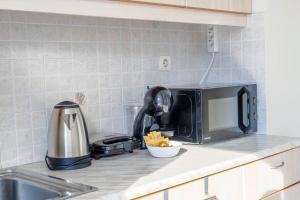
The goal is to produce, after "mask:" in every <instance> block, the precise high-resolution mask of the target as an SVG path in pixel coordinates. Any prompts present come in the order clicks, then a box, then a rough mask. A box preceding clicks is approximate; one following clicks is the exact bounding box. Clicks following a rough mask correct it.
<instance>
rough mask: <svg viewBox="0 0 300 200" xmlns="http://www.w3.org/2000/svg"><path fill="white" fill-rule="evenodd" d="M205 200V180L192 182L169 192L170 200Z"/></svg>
mask: <svg viewBox="0 0 300 200" xmlns="http://www.w3.org/2000/svg"><path fill="white" fill-rule="evenodd" d="M205 198H206V195H205V192H204V179H200V180H196V181H192V182H189V183H186V184H183V185H180V186H178V187H175V188H171V189H169V190H168V200H183V199H188V200H202V199H205Z"/></svg>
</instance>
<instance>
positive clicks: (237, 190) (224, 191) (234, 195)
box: [208, 167, 243, 200]
mask: <svg viewBox="0 0 300 200" xmlns="http://www.w3.org/2000/svg"><path fill="white" fill-rule="evenodd" d="M208 194H210V195H212V196H216V197H217V199H218V200H227V199H228V200H229V199H230V200H241V199H243V168H242V167H239V168H235V169H231V170H228V171H225V172H221V173H218V174H216V175H212V176H209V177H208Z"/></svg>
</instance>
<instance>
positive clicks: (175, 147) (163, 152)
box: [147, 141, 182, 158]
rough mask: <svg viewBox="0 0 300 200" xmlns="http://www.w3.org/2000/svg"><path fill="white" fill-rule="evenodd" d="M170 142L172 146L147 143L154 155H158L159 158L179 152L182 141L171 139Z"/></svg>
mask: <svg viewBox="0 0 300 200" xmlns="http://www.w3.org/2000/svg"><path fill="white" fill-rule="evenodd" d="M169 144H170V147H152V146H148V145H147V148H148V151H149V152H150V154H151V155H152V156H153V157H157V158H169V157H174V156H176V155H177V154H178V153H179V151H180V147H181V146H182V143H181V142H177V141H170V143H169Z"/></svg>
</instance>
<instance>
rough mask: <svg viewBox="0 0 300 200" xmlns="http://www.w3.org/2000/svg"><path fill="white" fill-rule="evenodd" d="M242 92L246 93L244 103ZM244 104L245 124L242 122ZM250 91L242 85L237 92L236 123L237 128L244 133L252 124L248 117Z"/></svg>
mask: <svg viewBox="0 0 300 200" xmlns="http://www.w3.org/2000/svg"><path fill="white" fill-rule="evenodd" d="M244 94H246V95H247V98H246V100H247V102H246V104H244V98H243V97H244ZM244 106H247V115H246V117H247V124H245V123H244V116H245V115H244V111H245V110H244ZM250 113H251V111H250V93H249V91H248V90H247V89H246V88H245V87H243V88H242V89H241V90H240V91H239V92H238V124H239V128H240V129H241V130H242V131H243V132H244V133H246V132H247V131H248V130H249V129H250V128H251V126H252V124H251V123H252V122H251V119H250Z"/></svg>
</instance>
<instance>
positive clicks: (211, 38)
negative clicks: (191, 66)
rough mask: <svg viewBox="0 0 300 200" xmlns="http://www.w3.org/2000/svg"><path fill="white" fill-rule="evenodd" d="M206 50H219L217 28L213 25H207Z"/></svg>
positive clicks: (210, 51)
mask: <svg viewBox="0 0 300 200" xmlns="http://www.w3.org/2000/svg"><path fill="white" fill-rule="evenodd" d="M207 51H208V52H209V53H215V52H218V51H219V39H218V28H217V27H216V26H214V25H208V27H207Z"/></svg>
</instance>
